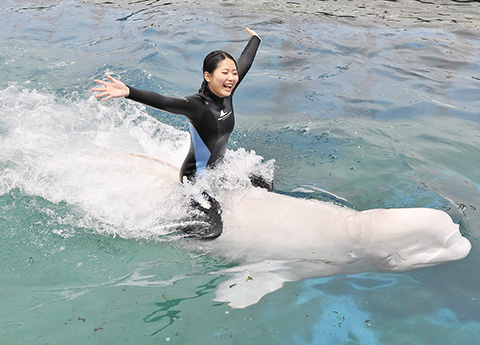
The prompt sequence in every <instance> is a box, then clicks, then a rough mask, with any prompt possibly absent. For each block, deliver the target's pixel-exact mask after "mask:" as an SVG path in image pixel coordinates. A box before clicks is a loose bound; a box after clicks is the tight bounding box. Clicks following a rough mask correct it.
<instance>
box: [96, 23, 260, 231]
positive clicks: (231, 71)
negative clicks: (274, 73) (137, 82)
mask: <svg viewBox="0 0 480 345" xmlns="http://www.w3.org/2000/svg"><path fill="white" fill-rule="evenodd" d="M247 32H248V33H249V34H250V36H251V38H250V40H249V42H248V44H247V46H246V47H245V49H244V50H243V52H242V54H241V55H240V58H239V59H238V62H236V61H235V59H234V58H233V57H232V56H231V55H230V54H228V53H227V52H224V51H221V50H217V51H213V52H211V53H210V54H208V55H207V56H206V57H205V60H204V61H203V77H204V80H203V83H202V86H201V88H200V90H199V91H198V93H197V94H195V95H192V96H187V97H185V98H173V97H166V96H162V95H160V94H158V93H156V92H152V91H144V90H138V89H135V88H133V87H131V86H127V85H125V84H124V83H122V82H120V81H118V80H116V79H114V78H112V77H111V76H109V75H108V74H107V78H108V79H109V80H110V82H106V81H102V80H95V82H96V83H98V84H101V85H103V86H104V87H98V88H93V89H92V91H94V92H100V94H97V95H95V98H103V99H102V101H106V100H108V99H111V98H115V97H126V98H128V99H131V100H134V101H137V102H141V103H143V104H145V105H148V106H151V107H154V108H157V109H161V110H165V111H168V112H171V113H174V114H180V115H184V116H186V117H187V118H188V120H189V127H190V137H191V144H190V150H189V152H188V154H187V157H186V158H185V161H184V162H183V165H182V167H181V169H180V180H181V181H182V182H185V181H187V180H188V181H191V182H195V180H197V179H198V178H200V177H201V174H202V172H203V171H204V170H205V169H206V168H212V167H214V166H215V164H216V163H218V162H219V161H220V160H221V159H222V158H223V157H224V155H225V152H226V150H227V141H228V138H229V137H230V134H231V133H232V130H233V127H234V123H235V121H234V114H233V105H232V96H233V94H234V92H235V90H236V88H237V86H238V85H239V84H240V82H241V81H242V79H243V78H244V77H245V75H246V74H247V72H248V70H249V69H250V67H251V65H252V63H253V60H254V58H255V54H256V52H257V49H258V46H259V45H260V37H259V36H258V35H257V33H256V32H255V31H253V30H250V29H249V28H247ZM203 195H204V197H205V199H206V201H207V204H206V205H204V204H205V202H204V201H205V200H200V201H198V200H193V201H192V204H193V205H194V206H195V207H197V208H198V209H199V210H201V211H202V212H203V213H204V214H205V215H207V217H208V218H209V224H210V225H209V226H208V227H206V228H204V229H198V228H197V229H192V228H189V229H183V231H184V232H186V233H188V234H189V235H190V236H193V237H199V238H202V239H213V238H216V237H218V236H220V234H221V233H222V228H223V225H222V220H221V211H220V207H219V205H218V202H217V201H216V200H215V199H214V198H212V197H211V196H210V195H208V194H207V193H206V192H204V193H203Z"/></svg>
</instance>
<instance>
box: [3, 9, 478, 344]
mask: <svg viewBox="0 0 480 345" xmlns="http://www.w3.org/2000/svg"><path fill="white" fill-rule="evenodd" d="M479 13H480V11H479V5H478V3H476V2H457V1H441V2H439V3H438V4H437V5H435V6H433V5H432V4H430V3H426V2H420V1H406V2H402V3H397V2H391V1H385V2H382V1H376V2H372V3H371V4H366V5H365V4H363V5H360V4H352V3H351V2H349V1H336V2H330V1H326V2H321V3H318V4H317V3H315V4H314V3H310V2H308V1H298V2H275V3H273V2H272V3H270V2H253V1H252V2H248V1H245V2H242V3H241V4H236V3H234V2H228V1H221V2H213V1H212V2H204V3H198V2H195V1H183V2H182V1H179V2H178V3H168V2H157V1H147V2H145V1H143V2H142V1H138V2H131V3H129V2H118V3H117V2H116V4H115V5H113V4H110V3H104V4H101V2H100V1H84V2H80V1H79V2H74V1H66V2H57V1H42V2H40V1H23V0H22V1H21V0H18V1H14V0H3V2H2V7H1V9H0V18H1V25H0V37H1V40H2V44H1V46H0V63H1V66H2V68H1V69H0V76H1V78H0V113H1V116H0V145H1V146H0V147H1V150H0V168H1V171H2V173H1V177H0V262H1V269H0V290H1V292H2V293H1V294H0V340H1V343H2V344H3V343H5V344H66V343H69V344H72V345H73V344H118V343H120V344H157V343H171V344H478V343H480V308H479V305H478V303H479V301H480V295H479V291H480V278H478V267H479V266H478V259H479V250H478V248H479V238H480V234H479V230H480V216H479V211H478V209H479V207H480V195H479V188H480V173H479V169H478V163H477V162H478V161H479V160H480V153H479V150H478V147H479V146H480V137H479V134H478V133H480V131H479V129H480V116H479V112H478V109H480V101H479V98H478V88H479V86H480V57H479V55H478V50H479V47H480V34H479V31H478V22H479V21H478V20H479V19H480V16H479ZM246 26H249V27H251V28H253V29H255V30H256V31H257V32H258V33H259V34H260V36H261V37H262V44H261V47H260V49H259V52H258V55H257V58H256V60H255V63H254V66H253V68H252V69H251V71H250V72H249V74H248V76H247V78H246V79H245V80H244V82H243V83H242V85H241V88H239V90H238V91H237V94H236V98H235V108H236V119H237V124H236V130H235V132H234V133H233V135H232V137H231V140H230V150H231V151H230V152H229V155H230V156H231V157H233V158H234V159H236V160H239V161H240V162H242V164H241V165H243V166H244V167H245V171H239V172H238V175H239V177H242V176H243V175H247V174H248V172H249V171H251V170H252V169H259V170H260V171H262V173H265V174H271V173H274V176H275V186H276V189H277V190H278V192H281V193H286V194H291V195H295V196H299V197H308V198H315V199H320V200H331V201H335V200H333V197H332V196H331V195H330V194H328V193H324V192H323V191H328V192H329V193H333V194H334V195H337V196H340V197H341V198H344V199H345V200H346V201H345V202H346V204H348V205H351V206H352V207H354V208H355V209H357V210H363V209H370V208H376V207H413V206H425V207H433V208H438V209H443V210H447V211H448V212H449V213H450V214H451V215H452V217H453V218H454V220H455V221H456V222H458V223H460V224H461V231H462V233H463V235H464V236H466V237H467V238H468V239H469V240H470V241H471V243H472V245H473V247H472V251H471V253H470V255H469V256H468V257H467V258H466V259H464V260H462V261H459V262H454V263H450V264H445V265H441V266H437V267H433V268H428V269H422V270H417V271H411V272H407V273H399V274H392V273H378V272H367V273H362V274H356V275H338V276H333V277H319V278H318V279H310V280H306V281H300V282H295V283H287V284H285V286H284V287H283V288H282V289H280V290H278V291H276V292H274V293H271V294H269V295H266V296H265V297H264V298H262V300H261V301H260V302H258V303H257V304H255V305H252V306H250V307H247V308H245V309H230V308H229V307H228V305H226V304H223V303H218V302H215V301H213V300H212V299H213V298H214V294H215V289H216V287H217V286H218V285H219V284H220V283H221V282H222V281H225V280H226V279H227V278H228V277H223V276H218V275H210V274H209V273H210V272H213V271H217V270H219V269H222V268H225V267H229V266H231V265H232V263H230V262H228V261H226V260H223V259H221V258H218V257H215V256H212V255H208V253H202V252H198V251H191V250H188V249H185V248H184V247H182V246H180V245H178V242H177V241H176V240H172V239H170V238H169V237H168V236H167V237H166V236H165V226H167V225H168V222H169V221H171V220H172V219H176V217H178V215H179V214H180V213H181V212H182V209H181V207H180V206H178V207H177V206H173V207H172V205H177V204H176V201H178V200H172V204H170V205H164V204H159V202H158V198H157V197H156V192H157V191H158V190H159V189H158V186H157V185H156V182H155V180H154V179H153V178H152V176H150V175H148V174H145V172H144V171H141V170H138V168H136V167H134V166H131V165H128V164H126V163H125V160H124V159H123V158H122V157H124V156H122V154H123V153H125V152H130V153H141V154H146V155H149V156H153V157H161V158H162V159H165V160H167V161H169V162H171V163H173V164H180V163H181V161H182V159H183V157H184V154H185V152H186V150H187V149H188V136H187V133H186V130H187V125H186V122H185V120H184V119H182V118H181V117H177V116H173V115H170V114H167V113H164V112H160V111H156V110H152V109H146V108H144V107H142V106H140V105H138V104H133V103H129V102H127V101H124V100H115V101H112V102H110V103H104V104H101V103H99V102H98V101H96V100H94V99H93V98H92V95H91V93H90V91H89V89H90V88H91V87H93V85H94V83H93V81H92V80H93V79H94V78H100V77H102V76H103V75H104V74H105V72H109V73H112V74H114V75H115V76H117V77H119V78H121V79H122V81H124V82H125V83H128V84H131V85H135V86H137V87H139V88H145V89H151V90H155V91H158V92H161V93H163V94H166V95H170V96H184V95H189V94H192V93H194V92H196V90H197V89H198V87H199V85H200V82H201V80H202V76H201V73H200V69H201V62H202V60H203V57H204V56H205V55H206V54H207V53H208V52H210V51H211V50H214V49H224V50H227V51H229V52H231V53H232V54H233V55H236V56H238V55H239V53H240V52H241V50H242V49H243V46H244V45H245V44H246V41H247V39H248V34H247V33H246V31H245V29H244V28H245V27H246ZM252 150H254V152H252ZM262 158H263V160H262ZM272 160H274V168H272V164H273V161H272ZM273 170H274V171H273Z"/></svg>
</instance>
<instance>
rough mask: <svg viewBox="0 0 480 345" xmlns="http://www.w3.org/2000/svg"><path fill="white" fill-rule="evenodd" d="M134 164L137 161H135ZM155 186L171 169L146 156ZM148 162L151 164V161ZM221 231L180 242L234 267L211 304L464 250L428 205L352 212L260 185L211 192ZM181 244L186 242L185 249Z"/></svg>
mask: <svg viewBox="0 0 480 345" xmlns="http://www.w3.org/2000/svg"><path fill="white" fill-rule="evenodd" d="M135 157H136V158H135V159H138V160H139V162H140V163H141V161H142V159H141V158H142V157H141V156H135ZM143 158H147V159H146V160H145V162H144V163H141V164H145V167H146V168H148V169H149V170H151V169H154V172H155V174H158V176H159V179H160V180H161V181H162V183H175V182H176V181H175V180H174V178H175V177H176V176H178V170H177V168H175V167H173V166H171V165H169V164H167V163H163V162H162V161H158V160H152V159H148V157H143ZM152 161H154V162H156V163H155V164H152V163H151V162H152ZM216 197H217V199H218V200H219V202H220V204H221V206H222V219H223V222H224V230H223V233H222V235H221V236H220V237H219V238H217V239H215V240H213V241H200V240H195V241H186V243H190V244H192V243H193V247H196V248H198V246H200V247H201V248H202V249H206V250H208V251H211V252H212V253H214V255H219V256H221V257H224V258H227V259H228V260H231V261H232V262H235V263H238V264H239V265H238V266H236V267H233V268H230V269H226V270H223V271H221V272H217V273H219V274H225V275H230V276H231V279H230V280H228V281H225V282H223V283H221V284H220V285H219V286H218V288H217V292H216V297H215V299H216V300H218V301H223V302H228V303H229V305H230V306H231V307H235V308H243V307H246V306H249V305H252V304H254V303H256V302H258V301H259V300H260V299H261V298H262V297H263V296H264V295H266V294H268V293H270V292H272V291H275V290H277V289H279V288H281V287H282V285H283V283H284V282H287V281H298V280H302V279H307V278H316V277H322V276H328V275H332V274H339V273H360V272H365V271H396V272H399V271H408V270H413V269H418V268H422V267H428V266H433V265H439V264H442V263H446V262H449V261H455V260H460V259H463V258H464V257H466V256H467V255H468V253H469V252H470V249H471V244H470V242H469V241H468V240H467V239H466V238H464V237H463V236H462V235H461V234H460V231H459V226H458V225H457V224H455V223H454V222H453V221H452V219H451V218H450V216H449V215H448V214H447V213H445V212H443V211H440V210H434V209H429V208H402V209H372V210H366V211H360V212H359V211H356V210H353V209H351V208H347V207H342V206H337V205H334V204H331V203H328V202H323V201H318V200H306V199H300V198H294V197H291V196H287V195H281V194H277V193H272V192H268V191H267V190H264V189H261V188H254V187H250V188H238V189H234V190H225V191H219V193H218V194H217V195H216ZM187 245H188V244H187Z"/></svg>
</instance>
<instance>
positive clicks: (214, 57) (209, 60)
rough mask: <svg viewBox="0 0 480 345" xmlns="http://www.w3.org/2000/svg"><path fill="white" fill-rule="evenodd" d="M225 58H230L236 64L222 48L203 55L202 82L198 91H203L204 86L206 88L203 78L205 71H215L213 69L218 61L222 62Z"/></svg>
mask: <svg viewBox="0 0 480 345" xmlns="http://www.w3.org/2000/svg"><path fill="white" fill-rule="evenodd" d="M225 59H230V60H232V61H233V62H234V63H235V66H237V62H236V61H235V59H234V58H233V56H232V55H230V54H229V53H227V52H225V51H223V50H215V51H213V52H211V53H209V54H208V55H207V56H205V59H204V60H203V75H204V79H203V83H202V86H201V87H200V90H198V92H199V93H203V92H204V91H205V90H206V88H207V85H208V83H207V81H206V80H205V72H208V73H210V74H212V73H213V71H215V69H216V68H217V67H218V65H219V64H220V62H222V61H223V60H225Z"/></svg>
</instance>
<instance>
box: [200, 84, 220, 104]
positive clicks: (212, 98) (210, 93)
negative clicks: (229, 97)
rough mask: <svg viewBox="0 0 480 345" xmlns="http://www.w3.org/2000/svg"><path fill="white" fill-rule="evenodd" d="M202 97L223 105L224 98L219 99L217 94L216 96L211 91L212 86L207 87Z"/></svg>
mask: <svg viewBox="0 0 480 345" xmlns="http://www.w3.org/2000/svg"><path fill="white" fill-rule="evenodd" d="M200 95H202V96H204V97H208V98H210V99H211V100H212V101H214V102H215V103H223V97H218V96H217V95H216V94H214V93H213V91H212V90H210V86H208V84H207V85H206V87H205V89H204V90H203V92H202V93H200Z"/></svg>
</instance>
